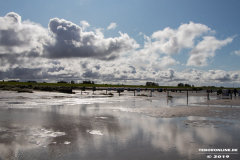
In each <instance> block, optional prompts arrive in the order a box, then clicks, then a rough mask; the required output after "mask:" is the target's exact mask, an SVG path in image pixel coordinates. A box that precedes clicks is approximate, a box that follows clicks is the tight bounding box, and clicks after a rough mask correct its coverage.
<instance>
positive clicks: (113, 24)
mask: <svg viewBox="0 0 240 160" xmlns="http://www.w3.org/2000/svg"><path fill="white" fill-rule="evenodd" d="M116 27H117V24H116V23H111V24H110V25H109V26H108V27H107V29H108V30H109V29H115V28H116Z"/></svg>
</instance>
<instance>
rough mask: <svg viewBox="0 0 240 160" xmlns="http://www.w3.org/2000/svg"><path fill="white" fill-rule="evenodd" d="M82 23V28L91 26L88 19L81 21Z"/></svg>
mask: <svg viewBox="0 0 240 160" xmlns="http://www.w3.org/2000/svg"><path fill="white" fill-rule="evenodd" d="M80 24H81V26H82V29H83V30H85V29H86V28H87V27H89V26H90V24H89V23H88V22H87V21H85V20H84V21H80Z"/></svg>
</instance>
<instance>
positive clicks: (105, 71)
mask: <svg viewBox="0 0 240 160" xmlns="http://www.w3.org/2000/svg"><path fill="white" fill-rule="evenodd" d="M239 8H240V1H238V0H194V1H192V0H181V1H179V0H148V1H146V0H121V1H112V0H101V1H100V0H68V1H67V0H51V1H47V0H35V1H28V0H21V1H16V0H0V24H1V25H0V57H1V59H0V66H1V68H0V79H5V80H13V79H18V80H20V81H29V80H34V81H37V82H43V81H45V82H57V81H60V80H64V81H68V82H70V81H71V80H73V81H75V82H77V83H81V82H82V81H84V80H91V81H94V82H95V83H99V84H103V83H104V84H136V85H145V83H146V82H147V81H151V82H156V83H159V85H172V86H175V85H177V84H178V83H188V84H193V85H195V86H218V87H219V86H225V87H240V69H239V67H238V66H239V61H240V45H239V44H240V19H239V15H240V10H239Z"/></svg>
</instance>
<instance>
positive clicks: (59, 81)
mask: <svg viewBox="0 0 240 160" xmlns="http://www.w3.org/2000/svg"><path fill="white" fill-rule="evenodd" d="M57 83H67V82H65V81H58V82H57Z"/></svg>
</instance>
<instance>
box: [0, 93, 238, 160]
mask: <svg viewBox="0 0 240 160" xmlns="http://www.w3.org/2000/svg"><path fill="white" fill-rule="evenodd" d="M98 93H101V92H96V94H98ZM117 95H118V94H117V93H116V94H115V95H114V97H106V96H104V95H92V94H91V92H85V93H84V94H83V95H81V94H80V92H77V94H63V93H51V92H35V93H16V92H9V91H4V92H3V91H1V92H0V97H1V101H0V159H207V158H206V156H207V155H206V154H200V152H199V149H200V148H239V144H240V143H239V142H240V136H239V131H240V122H239V121H238V120H231V119H216V118H214V119H213V118H206V117H191V116H190V117H182V118H153V117H149V116H148V115H146V114H140V113H130V112H124V111H122V110H123V108H126V107H128V108H137V107H146V106H147V107H166V108H167V107H178V105H186V104H187V101H186V97H176V98H172V99H168V98H166V96H165V97H164V96H162V97H161V95H159V96H158V97H153V98H149V97H130V95H129V96H126V95H125V96H120V97H118V96H117ZM210 98H216V97H214V96H212V97H210ZM203 101H206V97H205V96H202V97H197V96H190V97H189V99H188V104H189V105H191V103H196V102H203ZM212 112H218V110H215V109H214V107H213V109H212ZM229 155H230V158H229V159H239V155H238V154H229Z"/></svg>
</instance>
